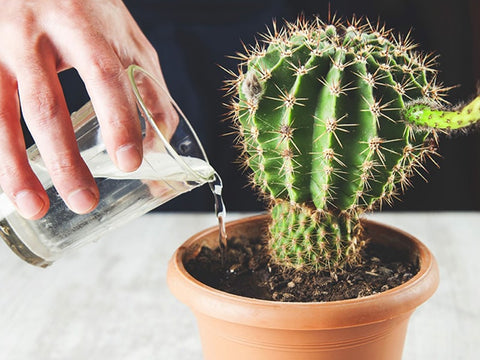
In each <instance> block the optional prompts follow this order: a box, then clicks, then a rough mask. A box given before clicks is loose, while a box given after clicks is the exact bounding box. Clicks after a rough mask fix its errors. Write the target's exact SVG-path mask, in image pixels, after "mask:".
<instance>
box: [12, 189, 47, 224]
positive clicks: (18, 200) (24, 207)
mask: <svg viewBox="0 0 480 360" xmlns="http://www.w3.org/2000/svg"><path fill="white" fill-rule="evenodd" d="M15 204H16V205H17V209H18V211H19V212H20V214H21V215H22V216H23V217H24V218H27V219H34V218H36V217H38V215H39V214H40V213H41V212H42V211H43V210H44V207H45V202H44V201H43V199H42V198H41V197H40V196H39V195H38V194H37V193H36V192H34V191H32V190H23V191H20V192H18V193H17V195H16V196H15Z"/></svg>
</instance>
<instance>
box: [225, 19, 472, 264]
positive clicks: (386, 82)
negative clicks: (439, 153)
mask: <svg viewBox="0 0 480 360" xmlns="http://www.w3.org/2000/svg"><path fill="white" fill-rule="evenodd" d="M263 38H264V42H265V45H260V44H258V43H257V44H256V45H255V46H254V47H252V48H251V49H247V51H246V54H241V55H240V56H239V58H240V59H241V60H242V62H241V64H240V65H239V73H238V74H234V75H235V76H234V78H233V79H232V80H230V81H228V82H227V85H228V88H229V91H230V92H232V93H233V94H234V96H233V101H232V105H231V108H232V117H233V118H234V119H235V122H236V124H237V127H238V131H239V133H240V135H241V136H240V137H241V138H242V139H243V140H242V144H243V149H244V154H245V159H246V160H245V162H246V164H247V165H248V167H250V168H251V169H252V170H253V171H252V181H253V183H254V184H255V186H256V187H257V188H258V189H260V190H261V193H263V194H264V195H265V197H266V198H267V199H269V200H270V203H271V215H272V222H271V224H270V226H269V232H270V234H269V237H270V245H271V249H272V256H273V258H274V259H275V260H276V261H277V262H278V263H280V264H283V265H286V266H293V267H297V268H299V267H306V268H307V269H313V270H322V269H327V270H330V271H331V272H335V271H337V270H338V269H341V268H343V267H344V266H345V264H348V263H352V262H354V261H356V259H357V258H358V254H359V250H360V248H361V247H362V245H363V244H364V242H365V239H364V235H363V233H362V227H361V224H360V222H359V217H360V216H361V214H362V213H364V212H365V211H368V210H372V209H374V208H377V207H380V206H381V205H382V204H383V203H391V201H392V199H393V198H395V197H397V196H398V195H399V194H401V193H402V192H403V191H404V190H405V188H407V187H408V186H409V185H410V178H411V176H412V175H413V174H414V173H416V172H421V171H422V169H423V166H422V163H423V162H424V160H425V159H427V158H431V157H432V156H433V155H435V154H436V148H437V133H438V132H439V131H448V130H449V129H457V128H461V127H465V126H468V125H470V124H472V123H474V122H476V121H477V120H478V119H480V97H477V98H476V99H475V100H474V101H473V102H472V103H470V104H468V105H466V106H464V107H463V108H462V109H458V110H452V111H447V110H446V109H445V106H444V105H445V103H446V102H445V101H444V100H443V99H442V96H443V95H444V94H445V93H446V91H447V90H448V89H446V88H442V87H441V86H440V85H438V84H437V82H436V71H435V70H434V69H432V68H431V66H432V65H433V63H434V59H433V58H431V57H429V56H425V55H422V54H420V53H418V52H416V51H414V48H415V45H414V44H413V43H412V42H411V41H410V40H409V39H408V37H407V38H406V39H401V38H400V39H397V38H394V37H393V36H392V35H391V32H390V31H386V30H385V29H384V28H381V27H380V26H378V25H377V26H375V27H374V26H372V25H371V24H370V23H369V22H368V21H366V22H365V23H362V24H360V21H357V20H355V19H354V20H352V21H351V22H349V23H347V24H346V25H344V24H343V23H341V22H339V21H336V22H333V23H329V24H325V23H323V22H322V21H321V20H319V19H315V20H313V21H305V20H303V19H299V20H297V22H296V23H287V24H286V26H285V27H284V28H282V29H280V30H278V29H277V27H276V26H275V25H274V27H273V31H269V32H268V33H267V34H264V35H263Z"/></svg>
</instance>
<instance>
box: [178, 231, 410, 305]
mask: <svg viewBox="0 0 480 360" xmlns="http://www.w3.org/2000/svg"><path fill="white" fill-rule="evenodd" d="M222 257H223V260H222ZM185 267H186V269H187V271H188V272H189V273H190V274H191V275H192V276H193V277H195V278H196V279H197V280H199V281H201V282H202V283H204V284H206V285H208V286H211V287H213V288H216V289H218V290H222V291H225V292H228V293H231V294H236V295H241V296H245V297H251V298H257V299H264V300H276V301H290V302H291V301H296V302H319V301H335V300H345V299H352V298H357V297H363V296H368V295H372V294H375V293H379V292H382V291H385V290H388V289H391V288H393V287H396V286H398V285H401V284H403V283H404V282H406V281H407V280H409V279H411V278H412V277H413V276H414V275H415V274H416V273H417V272H418V267H417V265H416V264H413V263H410V262H408V261H406V260H405V259H399V257H398V255H397V254H396V253H393V252H392V251H389V249H387V248H385V247H382V246H380V245H375V244H367V245H366V246H365V248H364V249H363V250H362V252H361V260H360V261H359V262H358V263H357V264H356V265H353V266H348V267H347V268H346V269H345V270H343V271H342V272H337V273H336V274H330V273H329V272H307V273H306V272H300V271H295V270H286V269H285V268H284V267H282V266H278V265H275V264H273V263H272V262H271V261H270V257H269V255H268V254H267V252H266V248H265V243H264V242H263V241H262V240H260V239H258V240H248V239H243V238H233V239H229V241H228V247H227V250H226V252H225V254H223V255H222V253H221V250H220V249H219V248H217V249H216V250H212V249H210V248H208V247H203V248H202V250H201V251H200V253H199V254H198V256H197V257H195V258H194V259H192V260H190V261H188V262H187V263H186V264H185Z"/></svg>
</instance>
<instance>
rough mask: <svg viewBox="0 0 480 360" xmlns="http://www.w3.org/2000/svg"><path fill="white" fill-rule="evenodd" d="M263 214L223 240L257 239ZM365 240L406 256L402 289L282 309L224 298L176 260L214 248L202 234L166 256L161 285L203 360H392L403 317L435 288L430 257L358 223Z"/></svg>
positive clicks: (389, 232) (398, 352) (234, 225)
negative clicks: (178, 307) (185, 317)
mask: <svg viewBox="0 0 480 360" xmlns="http://www.w3.org/2000/svg"><path fill="white" fill-rule="evenodd" d="M266 221H267V217H266V216H255V217H251V218H246V219H242V220H237V221H233V222H230V223H228V224H227V225H228V227H227V232H228V234H229V236H235V235H236V234H243V235H247V236H252V237H254V236H258V235H260V234H262V233H263V232H264V225H265V223H266ZM364 226H365V228H366V229H367V231H368V235H369V237H370V238H371V239H372V241H375V242H381V243H384V244H385V243H388V244H390V246H392V247H394V248H395V249H397V251H403V252H405V251H408V253H409V256H411V257H412V258H413V259H415V261H418V262H419V264H420V270H419V272H418V273H417V274H416V275H415V276H414V277H413V278H412V279H410V280H409V281H408V282H406V283H404V284H403V285H401V286H399V287H396V288H393V289H390V290H387V291H385V292H382V293H379V294H375V295H371V296H367V297H364V298H360V299H351V300H344V301H334V302H324V303H295V302H294V303H282V302H275V301H266V300H257V299H252V298H245V297H241V296H237V295H231V294H228V293H225V292H222V291H219V290H216V289H213V288H211V287H208V286H206V285H204V284H202V283H200V282H199V281H197V280H196V279H194V278H193V277H192V276H191V275H190V274H189V273H187V271H186V270H185V268H184V265H183V264H184V262H185V261H186V260H188V259H190V258H192V257H194V256H195V255H196V254H197V253H198V251H199V249H200V248H201V247H202V246H204V245H207V246H210V247H215V246H217V242H218V229H217V228H216V227H215V228H210V229H207V230H205V231H202V232H200V233H198V234H196V235H194V236H192V237H191V238H190V239H189V240H187V241H186V242H185V244H184V245H183V246H181V247H180V248H179V249H178V250H177V251H176V253H175V254H174V255H173V257H172V259H171V261H170V263H169V268H168V275H167V280H168V285H169V287H170V290H171V291H172V292H173V294H174V295H175V296H176V297H177V298H178V299H179V300H180V301H182V302H183V303H185V304H186V305H188V306H189V307H190V308H191V309H192V311H193V312H194V314H195V316H196V318H197V320H198V328H199V331H200V336H201V340H202V347H203V352H204V359H205V360H217V359H218V360H220V359H222V360H224V359H229V360H240V359H242V360H246V359H255V360H262V359H265V360H266V359H268V360H294V359H295V360H313V359H315V360H321V359H329V360H331V359H335V360H346V359H349V360H350V359H351V360H353V359H355V360H362V359H365V360H366V359H368V360H372V359H375V360H399V359H401V357H402V350H403V344H404V340H405V334H406V330H407V324H408V321H409V318H410V315H411V314H412V313H413V311H414V310H415V308H416V307H418V306H419V305H420V304H422V303H423V302H425V301H426V300H427V299H428V298H429V297H430V296H431V295H432V294H433V293H434V292H435V290H436V288H437V286H438V280H439V278H438V268H437V264H436V262H435V259H434V257H433V255H432V254H431V253H430V252H429V250H428V249H427V248H426V247H425V246H424V245H423V244H422V243H420V242H419V241H418V240H417V239H415V238H414V237H413V236H411V235H409V234H406V233H404V232H402V231H399V230H396V229H393V228H391V227H388V226H385V225H381V224H378V223H375V222H371V221H364Z"/></svg>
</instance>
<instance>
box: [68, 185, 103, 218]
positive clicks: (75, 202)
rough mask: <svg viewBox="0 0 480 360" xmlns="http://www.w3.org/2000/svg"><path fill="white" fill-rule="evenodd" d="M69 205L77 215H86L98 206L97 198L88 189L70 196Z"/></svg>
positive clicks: (74, 192)
mask: <svg viewBox="0 0 480 360" xmlns="http://www.w3.org/2000/svg"><path fill="white" fill-rule="evenodd" d="M67 205H68V207H69V208H70V209H71V210H72V211H74V212H76V213H77V214H86V213H89V212H90V211H92V210H93V209H95V207H96V206H97V197H96V196H95V195H94V194H93V192H91V191H90V190H88V189H78V190H75V191H72V192H71V193H70V195H68V197H67Z"/></svg>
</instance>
